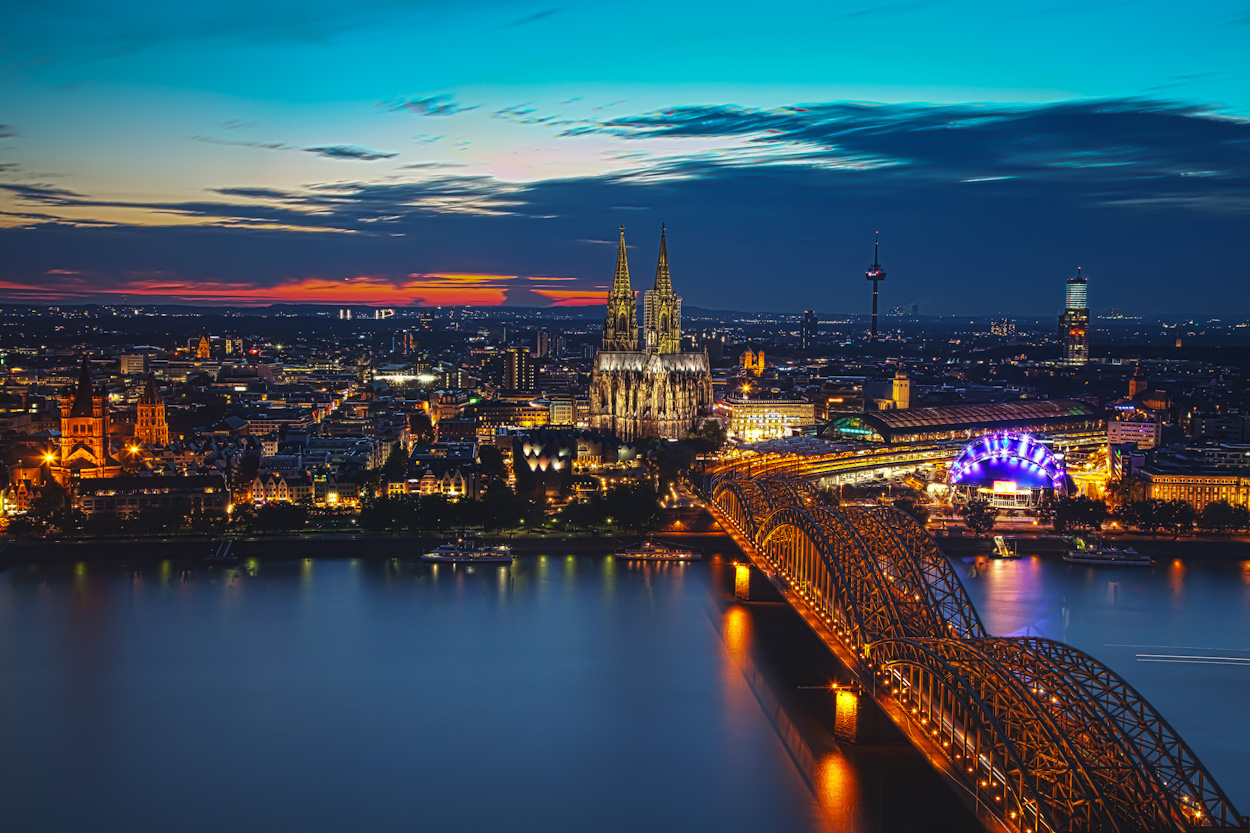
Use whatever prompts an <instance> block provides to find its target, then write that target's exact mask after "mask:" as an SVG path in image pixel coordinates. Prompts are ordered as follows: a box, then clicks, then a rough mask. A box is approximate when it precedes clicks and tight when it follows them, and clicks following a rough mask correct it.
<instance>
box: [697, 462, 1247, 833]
mask: <svg viewBox="0 0 1250 833" xmlns="http://www.w3.org/2000/svg"><path fill="white" fill-rule="evenodd" d="M710 491H711V494H710V495H709V497H710V498H711V500H710V501H709V505H710V508H711V511H712V513H713V515H714V516H715V517H716V519H717V520H718V521H719V522H720V523H721V525H722V526H723V527H724V528H725V529H726V531H728V532H729V533H730V534H732V535H733V537H734V539H735V540H736V542H737V543H738V544H739V546H740V547H741V548H742V549H743V551H744V552H745V553H746V554H747V556H748V557H749V559H750V560H751V562H752V564H753V565H754V567H756V568H758V570H759V571H760V572H762V573H764V574H765V575H766V576H767V577H768V578H769V580H770V581H771V583H772V584H773V585H774V586H776V587H777V589H778V590H780V591H781V593H782V594H783V595H784V596H785V597H786V599H787V600H788V601H789V602H790V604H791V605H792V606H793V607H794V608H795V609H796V610H797V611H798V612H799V613H800V615H802V616H803V617H804V619H806V620H807V622H808V624H809V625H810V626H811V627H812V628H813V629H814V630H815V631H816V632H817V634H818V635H819V636H820V637H821V638H822V639H824V641H825V642H826V644H828V645H829V647H830V648H831V649H832V650H833V651H834V652H835V653H836V654H838V655H839V656H840V657H841V659H842V661H843V662H844V663H845V664H846V665H847V666H848V667H849V668H850V670H851V671H852V673H853V674H854V675H855V676H856V677H857V679H858V689H859V690H858V691H857V692H856V695H857V696H858V697H860V698H869V697H870V698H872V699H874V700H875V701H876V702H877V703H878V704H879V705H880V706H881V708H882V709H883V710H884V711H885V713H886V714H887V715H889V717H890V718H891V719H892V720H893V722H894V723H895V724H896V725H898V727H899V728H900V729H902V731H903V732H904V733H905V734H906V735H907V736H908V737H909V738H910V739H911V741H912V742H913V744H914V745H915V746H916V747H917V748H918V749H919V750H920V751H921V753H922V754H924V755H925V756H926V757H928V759H929V760H930V762H931V763H932V764H933V765H934V766H935V767H937V768H938V770H939V771H940V772H941V773H942V774H943V775H944V776H945V777H946V779H947V780H948V782H952V783H953V785H954V786H956V787H958V788H959V791H960V792H963V793H964V795H965V797H966V798H967V799H968V803H969V805H970V806H975V809H976V812H977V814H978V817H979V818H980V819H981V821H982V822H983V823H984V824H985V825H986V826H987V827H989V828H990V829H996V830H1007V831H1019V833H1042V832H1043V831H1165V830H1171V831H1180V830H1190V829H1192V828H1206V829H1211V828H1215V829H1219V828H1238V829H1244V828H1247V827H1250V823H1248V822H1247V820H1246V819H1244V818H1242V817H1241V816H1240V815H1238V813H1237V812H1236V810H1235V809H1234V808H1233V806H1232V804H1231V803H1230V802H1229V800H1228V797H1227V796H1226V795H1225V794H1224V792H1223V791H1222V790H1221V789H1220V787H1219V786H1218V785H1217V784H1216V782H1215V781H1214V780H1213V779H1212V777H1211V775H1210V773H1209V772H1207V770H1206V769H1205V768H1204V767H1203V766H1202V764H1201V763H1200V762H1199V761H1198V759H1197V758H1196V757H1195V756H1194V753H1193V751H1192V750H1190V748H1189V747H1188V746H1187V745H1186V744H1185V742H1184V740H1182V739H1181V738H1180V736H1179V735H1177V733H1176V732H1175V731H1174V730H1173V729H1172V727H1171V726H1170V725H1168V722H1167V721H1166V720H1165V719H1164V718H1163V716H1162V715H1160V714H1159V713H1158V712H1157V711H1155V709H1154V708H1152V707H1151V705H1150V704H1149V703H1147V702H1146V701H1145V700H1144V699H1143V698H1142V697H1141V695H1140V694H1138V693H1137V692H1136V691H1134V690H1133V688H1132V687H1131V686H1130V685H1129V684H1128V683H1126V682H1125V681H1124V680H1123V679H1122V678H1121V677H1120V676H1119V675H1118V674H1116V673H1115V672H1114V671H1112V670H1111V669H1110V668H1107V667H1106V666H1105V665H1103V664H1102V663H1100V662H1099V661H1098V660H1096V659H1094V658H1093V657H1091V656H1089V655H1088V654H1085V653H1083V652H1081V651H1078V650H1077V649H1075V648H1073V647H1071V646H1069V645H1065V644H1064V643H1062V642H1055V641H1053V640H1049V639H1038V638H1031V637H1026V638H1014V637H1000V636H991V635H990V634H988V633H987V632H986V630H985V626H984V625H983V624H982V623H981V619H980V616H979V615H978V614H977V611H976V609H975V608H974V607H973V606H972V602H971V601H970V600H969V598H968V595H967V593H966V592H965V590H964V588H963V585H962V584H961V583H960V581H959V578H958V576H957V575H956V574H955V572H954V571H953V570H952V568H951V566H950V564H949V563H948V562H947V560H946V558H945V557H944V556H943V554H942V552H941V550H939V549H938V546H937V544H936V543H935V542H934V541H933V539H932V538H931V537H930V536H929V535H928V533H927V532H926V531H925V530H924V528H923V527H922V526H920V525H919V524H918V523H916V521H914V520H913V519H912V518H911V517H910V516H908V515H906V514H905V513H903V512H902V511H900V510H897V509H894V508H892V507H877V506H872V507H863V506H830V505H827V504H825V503H824V502H823V501H822V500H821V498H820V496H819V495H818V494H817V492H816V491H815V489H814V488H813V487H812V486H811V484H809V483H807V482H806V481H803V480H800V479H790V478H780V477H764V478H748V477H745V476H743V475H742V474H741V473H737V472H729V473H726V474H723V475H721V476H720V477H719V478H718V479H716V480H714V481H713V484H712V486H711V489H710ZM744 569H745V568H744ZM840 705H841V701H839V706H840ZM839 720H841V715H839Z"/></svg>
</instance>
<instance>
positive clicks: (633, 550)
mask: <svg viewBox="0 0 1250 833" xmlns="http://www.w3.org/2000/svg"><path fill="white" fill-rule="evenodd" d="M613 555H614V556H616V557H617V558H629V559H633V560H635V561H698V560H699V559H701V558H703V553H701V552H699V551H698V550H696V549H691V548H690V547H679V546H676V545H674V544H668V543H665V542H663V541H657V540H655V539H653V538H646V539H644V540H642V541H641V542H639V543H638V544H637V545H636V546H632V547H624V548H622V549H619V550H617V551H616V552H614V553H613Z"/></svg>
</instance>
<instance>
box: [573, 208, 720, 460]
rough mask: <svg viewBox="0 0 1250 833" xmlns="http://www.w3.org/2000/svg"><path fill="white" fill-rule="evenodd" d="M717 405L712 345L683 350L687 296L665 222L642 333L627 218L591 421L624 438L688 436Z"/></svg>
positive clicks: (593, 378) (595, 375)
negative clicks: (672, 264)
mask: <svg viewBox="0 0 1250 833" xmlns="http://www.w3.org/2000/svg"><path fill="white" fill-rule="evenodd" d="M711 406H712V381H711V375H710V373H709V366H708V358H707V353H704V352H697V353H683V352H682V351H681V298H680V297H678V295H677V293H676V292H674V291H673V279H672V275H671V274H670V273H669V266H668V242H667V240H666V239H665V231H664V228H663V226H661V228H660V258H659V263H658V264H657V265H656V269H655V286H654V287H653V288H652V289H649V290H647V292H646V293H645V294H644V296H643V339H642V342H641V344H640V342H639V338H638V306H637V301H636V300H635V298H634V291H633V288H632V287H631V286H630V284H629V261H628V259H627V257H626V253H625V226H624V225H622V226H621V239H620V244H619V246H618V248H617V253H616V277H615V278H614V279H613V281H612V289H611V290H610V291H609V292H608V303H607V310H606V311H605V313H604V317H603V348H602V349H601V350H600V351H599V352H598V353H597V354H596V355H595V364H594V370H593V372H592V376H591V386H590V410H591V422H592V424H593V425H594V426H595V427H596V428H599V429H600V430H603V431H610V432H612V433H614V434H616V435H617V436H618V437H620V438H621V439H624V440H639V439H643V438H645V437H676V438H681V437H683V436H685V435H686V434H687V433H688V432H689V431H690V430H691V429H693V428H694V427H695V426H696V425H697V424H698V422H699V420H700V418H702V417H703V416H706V415H707V414H708V412H709V411H710V409H711Z"/></svg>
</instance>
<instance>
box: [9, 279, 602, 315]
mask: <svg viewBox="0 0 1250 833" xmlns="http://www.w3.org/2000/svg"><path fill="white" fill-rule="evenodd" d="M574 280H577V279H576V278H547V277H527V276H522V275H481V274H467V273H453V272H442V273H413V274H410V275H408V276H406V277H403V278H398V279H396V278H390V277H386V276H374V275H361V276H357V277H352V278H346V279H340V280H335V279H330V278H320V277H304V278H298V279H291V280H287V281H285V282H282V283H278V284H276V285H273V286H258V285H256V284H252V283H247V282H242V281H219V280H190V279H187V278H183V277H181V276H178V275H168V274H163V273H155V274H154V273H143V274H137V273H134V274H128V275H127V276H126V278H125V279H124V280H121V281H116V282H112V283H104V282H102V281H100V280H99V279H98V276H95V275H91V274H88V273H82V272H72V271H67V270H53V271H50V272H48V273H46V274H45V280H43V281H41V282H40V283H39V284H38V285H29V284H22V283H17V282H14V281H0V292H4V293H6V294H8V295H9V296H10V297H12V298H14V299H16V300H23V301H36V302H76V301H83V300H90V299H92V298H100V296H108V297H113V298H118V299H120V298H123V297H124V298H127V299H130V300H133V301H138V300H139V299H146V298H160V299H170V300H177V301H185V302H190V303H204V302H210V301H211V302H216V303H220V304H223V305H243V306H259V305H264V304H363V305H368V306H410V305H418V306H460V305H473V306H498V305H499V304H502V303H504V301H506V300H507V297H508V296H507V292H508V290H510V289H511V290H526V291H532V292H535V293H537V294H538V295H541V296H542V297H544V298H547V299H549V300H550V301H551V302H552V303H551V306H561V307H570V306H590V305H594V304H601V303H603V292H602V290H569V289H544V288H539V287H542V286H543V285H544V284H545V283H547V282H552V283H556V282H561V281H574Z"/></svg>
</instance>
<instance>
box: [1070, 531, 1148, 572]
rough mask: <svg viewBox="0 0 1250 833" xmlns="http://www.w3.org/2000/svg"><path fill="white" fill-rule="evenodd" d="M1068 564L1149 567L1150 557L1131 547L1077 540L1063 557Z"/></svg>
mask: <svg viewBox="0 0 1250 833" xmlns="http://www.w3.org/2000/svg"><path fill="white" fill-rule="evenodd" d="M1063 560H1064V561H1066V562H1068V563H1069V564H1096V565H1100V566H1104V567H1149V566H1150V556H1148V555H1143V554H1142V553H1139V552H1138V551H1137V550H1135V549H1133V548H1132V547H1124V548H1123V549H1121V548H1120V547H1113V546H1111V545H1110V544H1091V543H1087V542H1085V541H1084V540H1082V539H1080V538H1077V539H1076V547H1075V548H1074V549H1070V550H1068V551H1067V552H1066V553H1064V555H1063Z"/></svg>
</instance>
